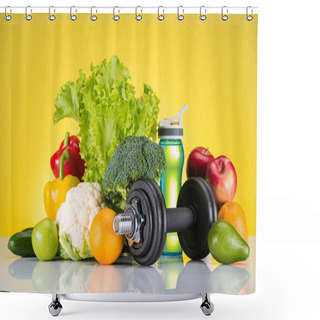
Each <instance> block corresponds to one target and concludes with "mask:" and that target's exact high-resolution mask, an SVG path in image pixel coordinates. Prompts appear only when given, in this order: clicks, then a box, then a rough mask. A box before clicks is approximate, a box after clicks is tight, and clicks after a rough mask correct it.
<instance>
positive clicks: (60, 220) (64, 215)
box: [56, 182, 106, 261]
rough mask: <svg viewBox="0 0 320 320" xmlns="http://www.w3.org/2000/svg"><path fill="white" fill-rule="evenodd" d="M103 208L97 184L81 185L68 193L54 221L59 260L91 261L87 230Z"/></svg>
mask: <svg viewBox="0 0 320 320" xmlns="http://www.w3.org/2000/svg"><path fill="white" fill-rule="evenodd" d="M105 207H106V203H105V199H104V196H103V191H102V187H101V185H100V184H99V183H96V182H82V183H79V184H78V185H77V186H76V187H74V188H71V189H70V190H69V191H68V193H67V196H66V201H65V202H63V203H62V205H61V206H60V208H59V210H58V213H57V218H56V224H57V225H58V229H59V243H60V246H59V248H60V256H61V257H62V258H63V259H72V260H74V261H78V260H82V259H87V258H91V257H92V253H91V250H90V245H89V230H90V227H91V223H92V220H93V218H94V217H95V216H96V214H97V213H98V212H99V211H100V210H102V209H103V208H105Z"/></svg>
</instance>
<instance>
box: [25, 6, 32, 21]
mask: <svg viewBox="0 0 320 320" xmlns="http://www.w3.org/2000/svg"><path fill="white" fill-rule="evenodd" d="M29 10H30V13H32V10H31V7H30V6H26V10H25V12H26V17H25V19H26V20H27V21H30V20H31V19H32V15H31V14H30V13H29Z"/></svg>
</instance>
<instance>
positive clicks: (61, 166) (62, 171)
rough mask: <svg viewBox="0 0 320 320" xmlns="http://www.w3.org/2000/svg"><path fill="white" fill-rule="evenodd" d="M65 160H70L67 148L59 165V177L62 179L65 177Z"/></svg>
mask: <svg viewBox="0 0 320 320" xmlns="http://www.w3.org/2000/svg"><path fill="white" fill-rule="evenodd" d="M65 161H69V151H68V150H67V149H65V150H64V151H63V152H62V155H61V157H60V165H59V177H60V179H61V180H63V179H64V163H65Z"/></svg>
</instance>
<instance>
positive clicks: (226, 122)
mask: <svg viewBox="0 0 320 320" xmlns="http://www.w3.org/2000/svg"><path fill="white" fill-rule="evenodd" d="M257 20H258V17H257V15H254V19H253V20H252V21H251V22H248V21H247V20H246V19H245V15H229V19H228V20H227V21H222V20H221V15H219V14H214V15H208V18H207V20H205V21H201V20H200V19H199V15H198V14H195V15H186V16H185V19H184V20H183V21H178V20H177V17H176V15H166V17H165V19H164V21H158V20H157V16H156V15H143V19H142V20H141V21H139V22H137V21H136V20H135V18H134V15H132V14H131V15H130V14H123V15H121V18H120V20H119V21H118V22H115V21H113V20H112V15H100V16H99V17H98V20H97V21H95V22H93V21H91V20H90V18H89V15H88V14H79V15H78V19H77V20H76V21H74V22H72V21H71V20H70V19H69V15H68V14H59V15H57V18H56V20H55V21H53V22H52V21H49V19H48V14H34V15H33V19H32V20H31V21H26V20H25V19H24V15H13V20H12V21H10V22H7V21H5V19H4V15H3V14H1V15H0V39H1V41H0V150H1V153H0V236H10V235H12V234H13V233H14V232H17V231H21V230H22V229H24V228H26V227H30V226H34V225H35V224H36V223H37V222H38V221H39V220H40V219H42V218H44V217H45V210H44V204H43V188H44V185H45V184H46V182H47V181H49V180H52V179H53V178H54V176H53V174H52V172H51V169H50V157H51V155H52V154H53V153H54V152H55V151H56V150H57V149H58V147H59V144H60V142H61V141H62V140H63V138H64V134H65V132H66V131H67V130H68V131H70V132H71V133H72V134H77V132H78V124H77V123H76V122H74V121H73V120H69V119H68V120H63V121H61V122H59V123H58V124H56V125H55V126H53V124H52V115H53V112H54V105H53V102H54V100H55V98H56V95H57V92H58V90H59V88H60V87H61V86H62V85H63V84H64V83H65V82H67V81H68V80H75V79H76V78H77V77H78V71H79V69H83V70H84V72H85V73H86V74H87V75H88V73H89V69H90V64H91V63H93V64H94V65H97V64H99V63H100V62H101V61H102V60H103V59H104V58H107V60H109V59H110V57H111V56H112V55H117V56H118V57H119V59H120V61H121V62H123V63H124V64H125V65H126V66H127V67H128V68H129V70H130V73H131V76H132V79H131V82H132V84H133V85H134V86H135V87H136V91H137V95H141V93H142V90H143V84H144V83H147V84H149V85H150V86H151V87H152V88H153V90H154V91H155V92H156V94H157V96H158V97H159V98H160V114H159V120H160V119H163V118H168V117H171V116H173V115H175V114H176V113H177V112H178V111H179V109H180V108H181V107H182V106H183V105H185V104H189V105H190V108H189V109H188V110H187V111H186V113H185V114H184V117H183V126H184V135H185V136H184V139H183V144H184V147H185V156H186V158H187V156H188V154H189V153H190V151H191V150H192V149H193V148H195V147H197V146H204V147H209V148H210V151H211V152H212V153H213V155H214V156H215V157H218V156H220V155H225V156H227V157H228V158H230V160H231V161H232V162H233V164H234V166H235V168H236V171H237V176H238V188H237V193H236V197H235V201H237V202H239V203H240V204H241V206H242V208H243V209H244V211H245V213H246V216H247V221H248V227H249V234H250V235H255V232H256V229H255V221H256V219H255V217H256V87H257V80H256V73H257V52H256V47H257ZM185 178H186V177H185V168H184V176H183V180H185Z"/></svg>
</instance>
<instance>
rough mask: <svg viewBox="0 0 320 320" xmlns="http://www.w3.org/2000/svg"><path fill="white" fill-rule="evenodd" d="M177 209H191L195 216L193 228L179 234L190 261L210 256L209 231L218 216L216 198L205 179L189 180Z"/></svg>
mask: <svg viewBox="0 0 320 320" xmlns="http://www.w3.org/2000/svg"><path fill="white" fill-rule="evenodd" d="M177 207H180V208H190V209H192V211H193V213H194V215H195V225H194V226H193V228H192V229H191V230H188V231H184V232H178V236H179V241H180V244H181V247H182V250H183V251H184V253H185V254H186V255H187V256H188V257H189V258H190V259H193V260H198V259H203V258H205V257H206V256H207V255H208V254H209V248H208V233H209V229H210V227H211V225H212V224H213V223H214V222H215V221H216V220H217V216H218V213H217V205H216V200H215V197H214V195H213V192H212V190H211V188H210V186H209V184H208V183H207V182H206V181H205V179H203V178H200V177H192V178H189V179H188V180H187V181H186V182H185V183H184V185H183V186H182V188H181V191H180V193H179V197H178V203H177Z"/></svg>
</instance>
